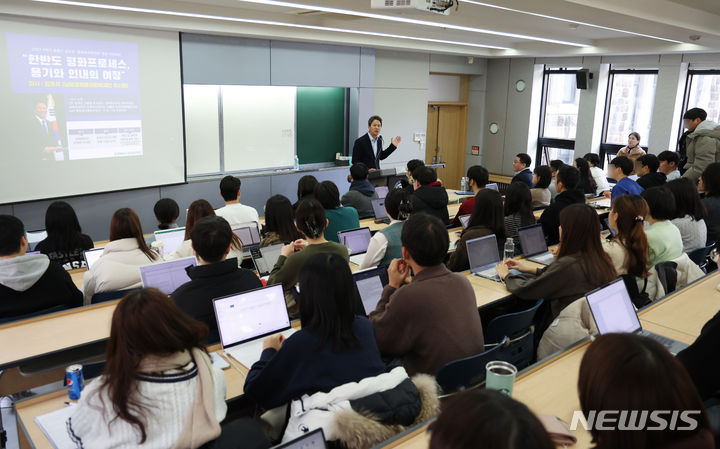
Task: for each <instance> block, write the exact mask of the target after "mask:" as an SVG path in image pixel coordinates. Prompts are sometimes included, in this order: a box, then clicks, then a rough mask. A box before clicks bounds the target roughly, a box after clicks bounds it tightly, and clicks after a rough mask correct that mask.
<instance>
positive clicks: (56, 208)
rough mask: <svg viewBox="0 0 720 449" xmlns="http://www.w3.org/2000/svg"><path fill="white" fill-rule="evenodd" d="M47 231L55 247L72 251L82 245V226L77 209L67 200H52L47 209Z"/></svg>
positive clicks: (48, 237) (49, 239)
mask: <svg viewBox="0 0 720 449" xmlns="http://www.w3.org/2000/svg"><path fill="white" fill-rule="evenodd" d="M45 231H46V232H47V235H48V236H47V239H48V241H49V242H52V244H53V247H54V248H55V249H56V250H60V251H63V250H64V251H71V250H74V249H77V248H78V247H80V246H82V228H81V227H80V222H79V221H78V218H77V215H75V210H74V209H73V208H72V206H71V205H69V204H68V203H66V202H65V201H54V202H52V203H51V204H50V205H49V206H48V208H47V211H45Z"/></svg>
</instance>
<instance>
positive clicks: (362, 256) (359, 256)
mask: <svg viewBox="0 0 720 449" xmlns="http://www.w3.org/2000/svg"><path fill="white" fill-rule="evenodd" d="M363 260H365V253H362V254H355V255H354V256H350V262H352V263H354V264H355V265H360V264H361V263H362V262H363Z"/></svg>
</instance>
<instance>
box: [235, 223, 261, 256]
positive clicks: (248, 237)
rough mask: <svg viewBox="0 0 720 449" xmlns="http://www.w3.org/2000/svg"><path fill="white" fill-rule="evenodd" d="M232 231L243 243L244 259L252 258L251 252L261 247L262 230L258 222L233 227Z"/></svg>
mask: <svg viewBox="0 0 720 449" xmlns="http://www.w3.org/2000/svg"><path fill="white" fill-rule="evenodd" d="M232 231H233V232H234V233H235V235H236V236H237V237H238V238H239V239H240V242H241V243H242V246H243V256H244V257H248V256H250V251H251V250H252V249H253V248H257V247H258V246H260V228H258V224H257V222H256V221H250V222H248V223H240V224H236V225H233V227H232Z"/></svg>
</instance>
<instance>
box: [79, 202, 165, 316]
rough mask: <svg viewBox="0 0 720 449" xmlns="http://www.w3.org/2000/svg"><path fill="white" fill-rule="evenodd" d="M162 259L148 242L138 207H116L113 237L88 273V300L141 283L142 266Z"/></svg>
mask: <svg viewBox="0 0 720 449" xmlns="http://www.w3.org/2000/svg"><path fill="white" fill-rule="evenodd" d="M161 260H162V257H161V256H159V255H158V254H157V253H156V252H155V251H153V250H151V249H150V248H148V247H147V245H146V244H145V239H143V233H142V227H141V226H140V218H138V216H137V214H136V213H135V211H134V210H132V209H129V208H127V207H124V208H122V209H118V210H116V211H115V213H114V214H113V216H112V218H111V219H110V241H109V242H108V244H107V245H105V249H104V250H103V253H102V256H100V258H99V259H98V260H97V262H95V264H94V265H93V266H92V268H90V269H89V270H88V271H87V272H86V273H85V277H84V279H83V295H84V296H85V302H86V303H89V302H90V300H91V299H92V296H93V295H94V294H95V293H98V292H105V291H112V290H124V289H128V288H134V287H140V285H141V283H142V281H141V279H140V270H139V269H138V268H139V267H140V266H142V265H148V264H152V263H154V262H157V261H161Z"/></svg>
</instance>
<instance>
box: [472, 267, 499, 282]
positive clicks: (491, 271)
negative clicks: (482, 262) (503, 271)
mask: <svg viewBox="0 0 720 449" xmlns="http://www.w3.org/2000/svg"><path fill="white" fill-rule="evenodd" d="M475 275H477V276H480V277H484V278H490V279H499V276H498V274H497V270H496V269H495V267H491V268H488V269H487V270H483V271H478V272H476V273H475Z"/></svg>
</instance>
